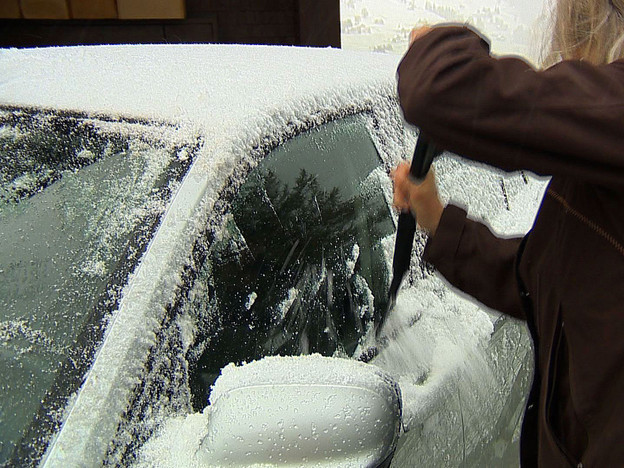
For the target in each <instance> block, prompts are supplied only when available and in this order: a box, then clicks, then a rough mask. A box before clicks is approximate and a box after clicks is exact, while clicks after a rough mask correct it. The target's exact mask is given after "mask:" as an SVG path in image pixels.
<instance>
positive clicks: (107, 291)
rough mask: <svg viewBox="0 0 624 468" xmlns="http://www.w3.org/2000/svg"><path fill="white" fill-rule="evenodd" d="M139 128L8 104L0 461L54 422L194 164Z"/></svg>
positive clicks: (0, 253)
mask: <svg viewBox="0 0 624 468" xmlns="http://www.w3.org/2000/svg"><path fill="white" fill-rule="evenodd" d="M143 127H146V125H143V124H140V123H126V124H124V123H122V122H115V121H104V120H98V119H92V118H88V117H84V116H69V115H60V114H53V113H46V112H36V111H24V110H18V109H4V110H2V111H0V177H1V179H0V239H1V240H0V279H1V280H0V344H1V348H0V361H1V362H0V369H2V370H1V371H0V372H1V373H2V375H1V378H0V420H1V425H2V440H1V442H0V444H1V445H0V447H1V450H2V451H1V461H0V464H1V463H4V462H6V461H7V460H8V458H9V457H10V456H11V454H12V453H13V452H14V450H20V449H15V445H16V443H17V442H18V441H19V440H20V439H22V437H24V436H25V435H26V433H27V432H28V431H29V428H30V433H29V435H28V436H26V437H25V439H24V440H26V439H29V438H32V437H35V435H33V434H34V433H37V432H40V431H41V427H42V426H45V425H46V421H47V423H48V425H49V424H53V423H54V422H58V421H57V418H55V417H54V414H53V413H54V411H55V410H58V409H60V408H62V407H63V406H64V403H65V401H66V399H67V397H69V395H70V393H72V392H74V391H75V390H77V388H78V386H79V385H80V382H81V378H82V374H83V373H84V371H85V370H86V367H87V366H88V365H89V363H90V362H91V359H92V357H93V352H94V349H95V346H96V344H97V342H98V340H99V339H100V338H101V335H102V333H103V329H104V328H105V327H104V325H105V321H106V320H107V319H108V318H109V315H108V313H109V312H110V311H112V310H113V309H114V307H115V305H116V303H117V300H118V299H119V294H120V291H121V288H122V287H123V285H124V284H125V282H126V279H127V276H128V274H129V273H130V271H131V270H132V268H133V267H134V265H136V263H137V261H138V259H139V258H140V256H141V254H142V252H143V251H144V250H145V248H146V246H147V242H148V241H149V238H150V236H151V233H152V232H153V230H154V228H155V226H156V223H157V222H158V220H159V217H160V215H161V214H162V213H163V211H164V209H165V206H166V203H167V201H168V199H169V197H170V195H171V193H173V191H174V190H175V187H176V185H177V184H178V183H179V181H180V179H181V177H182V175H183V174H184V171H185V170H186V168H187V167H188V166H189V163H190V158H189V156H190V154H191V152H192V148H190V146H188V145H187V146H184V145H175V144H165V143H162V142H159V141H157V140H153V139H152V140H150V139H146V138H144V137H143V136H142V132H141V128H143ZM42 403H43V405H42ZM50 421H52V422H50ZM24 444H26V445H27V442H24V443H23V444H22V445H24ZM39 449H40V447H39Z"/></svg>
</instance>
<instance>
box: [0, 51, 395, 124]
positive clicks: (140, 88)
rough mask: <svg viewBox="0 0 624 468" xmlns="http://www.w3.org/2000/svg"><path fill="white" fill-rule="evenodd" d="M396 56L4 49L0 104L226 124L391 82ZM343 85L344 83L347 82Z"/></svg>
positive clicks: (342, 97) (0, 64) (0, 61)
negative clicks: (319, 98)
mask: <svg viewBox="0 0 624 468" xmlns="http://www.w3.org/2000/svg"><path fill="white" fill-rule="evenodd" d="M397 60H398V58H397V57H396V56H389V55H382V54H370V53H360V52H347V51H342V50H338V49H329V48H328V49H319V48H301V47H274V46H241V45H198V44H194V45H125V46H107V45H103V46H82V47H51V48H39V49H4V50H1V51H0V103H2V104H5V105H6V104H8V105H20V106H36V107H50V108H55V109H67V110H74V111H84V112H93V113H104V114H109V115H123V116H127V117H135V118H143V119H157V120H166V121H173V122H186V121H190V122H193V123H195V124H198V125H200V126H202V127H204V128H207V127H213V128H217V127H221V128H223V129H229V128H231V127H232V125H235V124H236V122H240V121H245V120H248V119H249V118H250V117H253V116H264V115H267V114H271V113H272V111H273V110H275V109H282V108H284V106H288V105H293V106H296V105H297V103H301V102H303V101H306V100H308V99H309V96H310V95H314V96H319V97H324V98H331V99H333V100H334V101H336V100H345V99H349V94H348V93H347V94H345V93H344V91H341V92H340V93H337V92H336V91H337V90H338V89H342V90H344V88H345V86H348V88H349V89H352V90H356V89H361V88H362V87H369V88H374V87H376V86H380V85H381V84H382V82H383V83H384V84H385V85H386V86H387V85H388V83H389V82H393V81H394V70H395V69H396V64H397ZM347 84H348V85H347Z"/></svg>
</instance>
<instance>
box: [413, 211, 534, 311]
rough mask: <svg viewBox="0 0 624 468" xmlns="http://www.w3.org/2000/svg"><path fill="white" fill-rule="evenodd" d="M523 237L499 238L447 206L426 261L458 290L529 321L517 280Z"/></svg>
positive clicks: (426, 251)
mask: <svg viewBox="0 0 624 468" xmlns="http://www.w3.org/2000/svg"><path fill="white" fill-rule="evenodd" d="M521 241H522V238H510V239H503V238H499V237H496V236H495V235H494V234H493V233H492V231H490V229H489V228H488V227H487V226H486V225H484V224H481V223H478V222H476V221H472V220H470V219H468V218H467V217H466V212H465V211H464V210H462V209H461V208H458V207H456V206H453V205H448V206H447V207H446V208H445V209H444V212H443V213H442V218H441V219H440V224H439V225H438V229H437V230H436V233H435V235H434V236H433V237H431V238H430V239H429V241H428V242H427V245H426V247H425V252H424V255H423V258H424V260H425V261H427V262H429V263H431V264H432V265H433V266H434V267H436V269H437V270H438V271H439V272H440V273H441V274H442V275H443V276H444V278H446V280H447V281H448V282H449V283H451V284H452V285H453V286H455V287H456V288H458V289H460V290H462V291H463V292H465V293H466V294H468V295H470V296H472V297H474V298H475V299H476V300H477V301H479V302H481V303H482V304H484V305H486V306H488V307H490V308H492V309H495V310H498V311H500V312H503V313H505V314H507V315H511V316H513V317H516V318H519V319H522V320H526V315H525V312H524V309H523V307H522V301H521V298H520V291H519V288H518V283H517V279H516V261H517V254H518V249H519V248H520V244H521Z"/></svg>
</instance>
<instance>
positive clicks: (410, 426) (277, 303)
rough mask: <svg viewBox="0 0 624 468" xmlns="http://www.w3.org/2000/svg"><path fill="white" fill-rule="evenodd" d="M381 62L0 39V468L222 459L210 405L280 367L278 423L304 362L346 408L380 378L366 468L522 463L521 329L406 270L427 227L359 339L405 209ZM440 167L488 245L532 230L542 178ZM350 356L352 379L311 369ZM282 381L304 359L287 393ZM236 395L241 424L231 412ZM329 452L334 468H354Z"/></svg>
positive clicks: (397, 121) (389, 81)
mask: <svg viewBox="0 0 624 468" xmlns="http://www.w3.org/2000/svg"><path fill="white" fill-rule="evenodd" d="M396 66H397V58H396V57H394V56H388V55H383V54H374V53H361V52H349V51H343V50H336V49H315V48H296V47H269V46H242V45H238V46H233V45H175V46H174V45H141V46H139V45H126V46H86V47H63V48H40V49H21V50H18V49H5V50H1V51H0V156H1V163H0V164H1V170H2V180H1V184H2V186H1V189H0V190H1V191H0V203H1V205H0V206H1V208H0V236H1V242H0V251H1V255H0V276H1V278H2V281H1V282H0V291H1V294H0V305H1V310H2V316H1V319H0V320H1V322H0V337H1V340H2V341H1V343H2V347H1V350H2V354H1V356H2V361H3V362H2V374H1V379H0V382H1V383H0V386H1V388H2V392H1V393H2V397H1V400H0V419H1V420H2V427H3V431H2V432H3V433H2V440H1V441H0V444H1V445H0V447H1V457H2V458H1V462H2V463H3V464H9V465H11V464H16V465H20V466H31V465H37V464H39V465H42V466H99V465H102V464H106V465H119V466H128V465H135V466H174V465H175V466H185V465H187V466H206V465H207V466H210V464H211V463H213V464H216V465H218V464H219V463H221V462H217V461H215V460H216V459H214V460H213V461H211V458H210V457H211V455H210V454H211V453H212V454H214V452H211V450H212V449H211V448H210V446H209V443H208V442H206V441H207V440H208V439H207V437H206V434H207V432H206V431H207V429H206V427H209V426H210V424H211V421H212V424H213V425H214V424H216V423H215V421H216V417H217V416H216V414H217V413H216V412H212V413H211V407H212V406H214V405H215V402H216V401H217V400H216V395H217V393H219V394H220V395H226V394H228V391H230V390H233V389H232V388H230V389H229V390H227V391H226V390H223V388H225V387H224V385H225V384H224V383H223V382H224V381H225V380H227V377H226V375H232V373H234V374H237V373H241V375H246V374H245V372H251V374H252V375H253V372H254V371H253V369H254V367H253V366H254V365H256V366H258V365H259V366H265V365H269V366H277V369H281V370H280V371H279V372H277V373H275V374H274V379H275V381H273V383H272V384H271V385H273V386H272V387H271V388H273V393H270V394H269V395H274V396H273V397H272V398H273V399H272V398H268V399H265V400H263V401H264V403H263V405H264V408H265V409H267V410H269V409H270V408H267V405H269V404H270V402H271V401H275V400H274V398H278V395H282V396H284V395H285V394H284V393H283V392H290V393H288V394H287V395H288V398H290V400H291V401H292V403H293V405H294V407H292V406H291V407H290V409H289V411H292V412H293V414H296V413H297V404H303V403H302V402H303V401H304V399H305V398H304V396H305V392H306V391H308V389H309V387H310V385H309V384H310V381H309V378H310V372H312V374H311V375H312V379H313V381H314V382H316V381H317V380H315V379H318V382H324V385H326V386H329V388H330V389H333V390H332V391H333V392H334V393H333V395H334V396H336V395H340V390H339V389H340V388H343V390H344V389H345V388H346V390H344V391H345V392H347V393H345V395H344V398H345V399H348V395H350V394H351V393H350V392H359V393H358V394H362V395H364V394H369V395H372V393H371V392H370V391H368V390H367V389H366V382H367V381H370V382H372V381H375V379H377V378H378V377H375V376H381V375H383V376H384V377H383V378H381V377H380V378H381V379H382V381H383V382H386V383H387V385H388V387H387V388H386V390H387V391H386V390H384V391H386V393H384V395H386V396H387V398H386V397H384V399H383V401H391V402H393V403H392V404H390V405H389V407H390V409H391V413H392V414H391V416H392V418H394V417H396V418H398V419H396V420H395V419H390V420H391V421H394V422H393V423H391V424H390V425H391V426H392V430H393V431H395V430H398V432H397V433H396V434H395V435H396V437H395V436H394V435H393V436H392V437H391V438H389V439H388V441H389V442H388V444H389V445H388V447H386V448H384V450H385V451H382V452H383V453H382V452H379V453H382V454H383V455H384V457H383V459H381V460H378V461H377V462H371V463H373V464H380V465H381V464H382V463H386V464H388V463H392V464H393V466H417V465H419V466H420V465H422V466H428V465H429V466H433V465H435V466H458V465H460V464H462V463H473V464H474V463H485V464H488V463H489V464H500V463H498V462H501V461H504V462H505V463H516V464H517V458H518V454H517V449H518V437H519V435H518V434H519V429H518V428H519V425H520V422H521V415H522V410H523V405H524V393H525V391H526V390H527V388H528V382H529V380H530V375H531V365H532V359H531V348H530V345H529V340H528V337H527V333H526V331H525V329H524V325H523V324H521V323H518V322H516V321H514V320H512V319H507V318H505V317H504V316H502V315H500V314H498V313H495V312H494V311H490V310H487V309H485V308H484V307H483V306H481V305H480V304H477V303H475V302H473V301H471V300H470V299H469V298H466V297H464V296H462V295H461V294H460V293H458V292H456V291H454V290H453V289H452V288H450V287H449V286H448V285H447V284H446V283H445V282H444V280H443V279H442V278H440V277H439V276H438V275H437V274H436V273H435V272H434V271H433V269H432V268H431V267H430V266H429V265H427V264H425V263H424V262H423V261H422V260H421V255H422V250H423V248H424V243H425V240H426V235H425V234H424V233H422V232H419V233H417V236H416V240H415V243H414V254H413V256H412V264H411V267H410V271H409V273H408V275H407V277H406V279H405V281H404V285H403V287H402V289H401V291H400V292H399V296H398V300H397V303H396V305H395V307H394V310H393V311H392V312H391V313H390V315H389V316H388V318H387V321H386V325H385V326H384V327H385V328H384V333H383V334H384V336H383V338H384V341H383V345H380V343H379V342H378V341H377V340H376V339H375V333H374V330H373V315H374V312H375V310H385V308H386V307H387V306H388V298H387V290H388V286H389V282H390V275H391V267H390V265H391V262H392V251H393V243H394V233H395V229H396V220H397V215H396V213H395V212H394V211H393V209H392V203H391V198H392V188H391V181H390V179H389V176H388V173H389V170H390V169H391V168H392V167H393V166H394V165H395V164H397V163H398V162H399V161H400V160H401V159H402V158H406V157H409V156H410V155H411V152H412V150H413V147H414V144H415V141H416V139H417V136H418V130H417V129H414V128H412V127H411V126H409V125H407V124H406V123H405V122H404V120H403V118H402V114H401V111H400V108H399V105H398V100H397V96H396V84H395V70H396ZM435 164H436V173H437V176H438V179H439V185H440V191H441V194H442V196H443V197H444V198H445V199H453V200H457V201H458V202H459V203H463V204H465V205H466V206H467V208H468V210H469V213H470V215H471V216H474V217H481V218H483V219H485V220H487V222H489V223H490V225H491V226H492V227H493V228H494V229H496V230H497V231H498V232H500V233H501V234H505V235H511V234H519V233H522V232H526V231H527V230H528V229H529V228H530V226H531V223H532V220H533V217H534V215H535V212H536V210H537V207H538V206H539V203H540V200H541V197H542V195H543V190H544V187H545V181H544V180H542V179H539V178H537V177H535V176H533V175H531V174H528V173H515V174H505V173H502V172H501V171H499V170H496V169H493V168H488V167H485V166H483V165H474V164H468V163H466V161H463V160H462V159H461V158H460V157H458V156H456V155H452V154H449V153H445V154H443V155H442V156H441V157H440V158H439V159H438V160H437V161H436V163H435ZM375 346H377V347H378V352H377V353H376V355H375V356H374V358H373V359H372V360H370V362H368V363H361V362H357V363H356V361H357V360H358V358H359V357H360V356H362V355H363V354H366V352H367V350H369V349H370V348H371V347H375ZM288 356H291V358H287V357H288ZM296 356H300V357H301V356H307V357H301V358H295V357H296ZM284 359H286V361H285V362H286V364H284ZM288 359H290V360H288ZM301 359H303V361H301ZM306 359H317V360H319V361H318V362H320V364H318V365H316V364H315V366H314V367H313V371H311V370H310V368H308V367H306V366H307V364H305V362H308V361H306ZM267 361H268V362H269V364H265V362H267ZM301 362H303V364H301ZM314 362H315V363H316V362H317V361H314ZM341 365H344V366H346V367H345V369H348V370H345V372H350V373H352V374H353V375H359V376H360V377H359V378H357V379H355V377H354V379H355V380H354V381H357V382H359V383H358V385H357V386H353V387H352V388H351V387H349V386H348V385H344V382H343V384H342V387H341V386H340V385H339V384H338V383H337V382H335V385H332V382H331V381H328V380H327V378H328V377H327V376H328V375H331V373H329V372H328V371H327V369H329V368H333V367H332V366H341ZM249 366H252V368H251V369H252V370H251V371H249V370H248V369H249ZM284 366H285V367H284ZM301 366H303V367H301ZM354 366H355V367H354ZM288 369H294V370H293V372H295V370H296V369H302V370H301V371H300V375H296V376H295V377H296V379H295V380H291V381H288V382H290V387H288V386H286V385H284V383H285V382H286V381H287V379H286V380H284V379H285V378H283V377H281V373H280V372H288ZM353 369H355V370H353ZM295 373H296V372H295ZM304 374H305V375H306V376H307V377H305V379H303V380H301V379H302V378H301V375H304ZM335 374H336V375H338V374H341V372H338V371H336V373H335ZM220 375H221V377H219V376H220ZM293 378H294V377H293ZM223 379H225V380H223ZM306 379H308V380H306ZM234 381H236V379H234ZM219 382H221V383H219ZM305 382H307V384H306V383H305ZM265 383H266V382H265ZM230 385H231V383H230ZM280 385H281V386H280ZM319 385H320V384H319ZM312 386H314V385H312ZM287 387H288V388H290V389H291V390H288V388H287ZM317 387H318V386H317ZM347 387H349V388H347ZM219 388H220V389H221V391H220V392H217V391H216V390H215V389H219ZM362 388H364V390H362ZM294 389H296V393H295V394H293V393H292V392H293V391H295V390H294ZM388 389H389V390H388ZM393 389H394V390H393ZM234 390H235V389H234ZM369 390H370V389H369ZM280 392H282V393H280ZM382 393H383V392H382ZM388 395H394V396H388ZM331 396H332V394H331V392H330V394H326V395H325V397H326V398H331ZM395 397H396V398H395ZM263 398H264V397H263ZM319 398H320V397H319ZM388 398H390V400H388ZM211 399H212V400H211ZM308 400H309V398H308ZM308 400H306V401H308ZM339 400H340V401H343V399H342V397H341V398H340V399H339ZM211 401H212V403H213V404H212V405H209V402H211ZM221 401H222V402H225V401H226V399H225V398H223V399H222V400H221ZM227 401H229V402H230V405H229V410H230V411H233V414H230V413H228V414H229V416H228V417H227V418H226V420H227V421H230V422H231V421H233V420H235V421H237V422H236V423H235V424H234V427H233V428H230V429H231V430H232V431H234V433H236V431H237V430H238V429H237V427H238V426H237V424H240V425H241V429H242V425H243V424H245V419H244V417H242V415H243V414H244V413H243V412H242V410H243V406H244V405H241V404H240V401H239V400H231V399H230V400H227ZM345 401H346V400H345ZM371 401H372V402H373V403H372V404H374V405H377V403H375V402H377V401H378V400H375V399H373V400H371ZM232 402H233V403H232ZM275 403H276V404H277V401H275ZM318 403H319V404H318V408H316V406H314V407H313V408H314V409H313V410H310V411H309V412H308V416H307V417H308V418H311V417H313V415H314V417H316V415H317V413H316V412H317V411H318V412H319V413H318V414H319V418H321V416H320V414H321V412H322V411H323V405H322V404H321V401H318ZM226 407H228V405H226V404H225V403H221V408H226ZM397 408H400V411H398V409H397ZM334 409H335V408H334ZM254 411H255V410H254ZM237 413H238V416H237ZM221 414H223V412H221ZM335 416H336V415H335V414H334V415H332V417H334V419H336V420H337V421H336V424H338V423H340V424H344V425H345V426H347V427H348V426H349V424H350V423H349V420H348V418H346V417H345V418H339V417H338V418H336V417H335ZM237 417H238V418H239V419H236V418H237ZM259 417H260V421H263V419H262V417H263V415H262V414H261V415H260V416H259ZM293 417H294V416H293ZM380 417H381V416H380ZM211 418H212V419H211ZM228 418H229V419H228ZM233 418H234V419H233ZM319 421H321V423H319V424H322V421H326V420H325V419H322V418H321V419H319ZM396 421H398V423H397V422H396ZM277 422H279V421H277ZM277 422H275V421H274V423H276V424H277ZM303 423H304V424H305V420H304V421H303ZM222 424H226V423H222ZM263 424H264V423H263ZM365 424H366V425H370V428H371V429H372V428H373V426H375V421H372V422H370V421H367V422H365ZM219 428H221V429H219ZM220 430H221V432H224V429H223V426H218V427H217V433H219V432H220ZM243 432H244V431H242V430H241V432H240V434H243ZM399 433H400V434H399ZM238 437H242V435H240V436H237V438H238ZM282 443H283V445H282V446H281V447H282V448H284V449H290V448H292V447H294V444H296V441H292V440H284V441H282ZM207 444H208V445H207ZM360 445H366V444H364V443H361V444H360ZM202 447H203V448H202ZM206 447H208V448H206ZM365 448H366V447H365ZM371 450H372V449H371ZM339 452H340V450H339V451H338V452H336V451H334V452H331V453H330V455H325V457H326V458H328V457H329V462H328V461H327V460H325V462H327V463H330V465H328V466H336V465H340V464H343V465H344V466H361V464H362V463H361V460H363V459H351V461H350V462H347V461H344V463H343V462H341V461H340V460H341V459H340V454H339ZM265 455H266V453H265V454H264V455H262V453H261V452H257V453H256V452H253V453H251V455H250V457H251V458H248V459H247V462H245V463H246V464H247V463H248V464H250V465H252V464H254V463H255V464H262V463H264V464H271V463H272V462H271V460H268V459H267V460H265V459H262V458H261V457H263V456H265ZM266 456H269V455H266ZM254 457H257V458H254ZM332 457H335V458H333V459H332ZM304 458H305V457H302V459H301V460H300V462H301V463H299V464H304V465H305V464H306V463H307V464H308V465H309V466H317V465H315V463H316V462H314V460H313V457H310V458H309V459H307V458H306V460H307V462H306V461H305V460H304ZM345 460H346V459H345ZM353 460H356V461H353ZM357 460H359V461H357ZM367 460H368V459H367ZM493 460H494V461H496V462H494V461H493ZM319 463H320V462H319ZM367 463H368V462H367ZM318 466H320V465H318Z"/></svg>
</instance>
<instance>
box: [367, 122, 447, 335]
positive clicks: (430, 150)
mask: <svg viewBox="0 0 624 468" xmlns="http://www.w3.org/2000/svg"><path fill="white" fill-rule="evenodd" d="M438 154H440V151H439V150H437V149H436V147H435V146H434V145H432V144H430V143H429V141H428V140H427V138H426V137H425V136H423V134H422V132H421V133H420V135H419V137H418V141H417V142H416V148H415V149H414V156H413V157H412V164H411V166H410V176H411V177H412V178H414V179H416V180H417V181H422V180H424V178H425V177H426V176H427V173H428V172H429V168H430V167H431V163H432V161H433V158H434V157H435V156H437V155H438ZM415 233H416V218H415V217H414V215H413V214H412V213H411V211H407V212H405V213H401V214H400V215H399V222H398V225H397V234H396V240H395V243H394V258H393V260H392V282H391V283H390V291H389V294H388V308H387V310H386V312H385V314H379V315H378V317H377V320H376V322H377V323H376V327H375V328H376V331H377V333H379V331H380V330H381V328H382V325H383V322H384V320H385V318H386V316H387V315H388V313H389V312H390V310H391V309H392V307H393V306H394V302H395V301H396V295H397V293H398V291H399V287H400V286H401V282H402V281H403V277H404V276H405V272H406V271H407V270H408V269H409V264H410V258H411V256H412V245H413V243H414V234H415Z"/></svg>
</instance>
